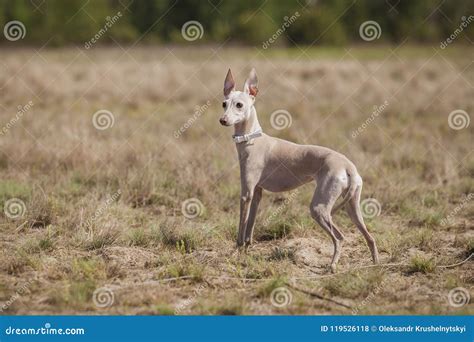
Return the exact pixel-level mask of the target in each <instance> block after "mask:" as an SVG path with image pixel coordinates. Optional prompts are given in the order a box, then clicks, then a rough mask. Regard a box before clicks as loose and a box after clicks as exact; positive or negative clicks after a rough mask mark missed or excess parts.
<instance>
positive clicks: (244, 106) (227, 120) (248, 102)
mask: <svg viewBox="0 0 474 342" xmlns="http://www.w3.org/2000/svg"><path fill="white" fill-rule="evenodd" d="M257 83H258V80H257V73H256V72H255V69H252V70H251V71H250V74H249V77H248V78H247V81H245V85H244V91H237V90H234V88H235V81H234V77H233V76H232V72H231V71H230V69H229V71H228V72H227V76H226V78H225V81H224V102H222V107H223V108H224V115H222V117H221V118H220V119H219V122H220V123H221V125H223V126H233V125H235V124H238V123H239V122H242V121H245V120H247V119H248V117H249V115H250V110H251V109H252V107H253V105H254V103H255V96H257V93H258V88H257Z"/></svg>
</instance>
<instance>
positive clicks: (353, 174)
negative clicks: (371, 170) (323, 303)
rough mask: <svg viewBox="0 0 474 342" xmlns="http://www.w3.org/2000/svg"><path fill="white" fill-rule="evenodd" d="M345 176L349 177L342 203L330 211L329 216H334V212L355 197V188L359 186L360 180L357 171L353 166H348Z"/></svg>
mask: <svg viewBox="0 0 474 342" xmlns="http://www.w3.org/2000/svg"><path fill="white" fill-rule="evenodd" d="M346 173H347V176H348V177H349V187H348V188H347V191H346V193H345V194H344V197H343V198H342V201H341V202H340V203H339V204H338V205H336V207H334V208H333V209H332V212H331V214H334V213H335V212H336V211H338V210H339V209H341V208H342V207H343V206H344V205H346V203H347V202H348V201H349V200H350V199H351V198H352V197H354V195H355V192H356V191H357V188H358V187H359V186H360V185H361V180H362V179H361V178H360V176H359V174H358V173H357V170H356V168H355V166H354V165H351V166H349V167H348V168H347V169H346Z"/></svg>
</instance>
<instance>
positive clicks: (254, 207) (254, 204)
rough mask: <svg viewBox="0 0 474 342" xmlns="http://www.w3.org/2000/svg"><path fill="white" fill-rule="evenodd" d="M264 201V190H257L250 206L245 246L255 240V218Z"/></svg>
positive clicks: (258, 188)
mask: <svg viewBox="0 0 474 342" xmlns="http://www.w3.org/2000/svg"><path fill="white" fill-rule="evenodd" d="M261 199H262V188H260V187H257V188H255V191H254V195H253V199H252V204H251V205H250V212H249V218H248V221H247V226H246V227H245V235H244V242H245V245H250V244H252V240H253V228H254V226H255V218H256V217H257V210H258V205H259V204H260V200H261Z"/></svg>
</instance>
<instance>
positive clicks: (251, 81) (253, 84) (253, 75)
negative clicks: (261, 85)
mask: <svg viewBox="0 0 474 342" xmlns="http://www.w3.org/2000/svg"><path fill="white" fill-rule="evenodd" d="M244 91H245V92H246V93H247V94H249V95H252V96H257V93H258V79H257V72H256V71H255V68H252V70H250V74H249V78H247V81H245V85H244Z"/></svg>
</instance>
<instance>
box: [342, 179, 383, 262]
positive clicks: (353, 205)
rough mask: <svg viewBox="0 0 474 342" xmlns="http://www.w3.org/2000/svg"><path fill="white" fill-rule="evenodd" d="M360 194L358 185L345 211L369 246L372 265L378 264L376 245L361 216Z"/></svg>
mask: <svg viewBox="0 0 474 342" xmlns="http://www.w3.org/2000/svg"><path fill="white" fill-rule="evenodd" d="M361 192H362V185H359V186H358V187H357V190H356V192H355V195H354V196H353V197H352V198H351V199H350V200H349V202H348V203H347V204H346V210H347V213H348V214H349V217H350V218H351V220H352V222H354V224H355V225H356V226H357V229H359V231H360V232H361V233H362V235H363V236H364V238H365V241H367V245H368V246H369V249H370V253H371V254H372V260H373V262H374V264H377V263H378V262H379V253H378V250H377V245H376V244H375V240H374V238H373V237H372V235H370V233H369V231H368V230H367V227H366V226H365V223H364V218H363V216H362V211H361V210H360V196H361Z"/></svg>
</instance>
